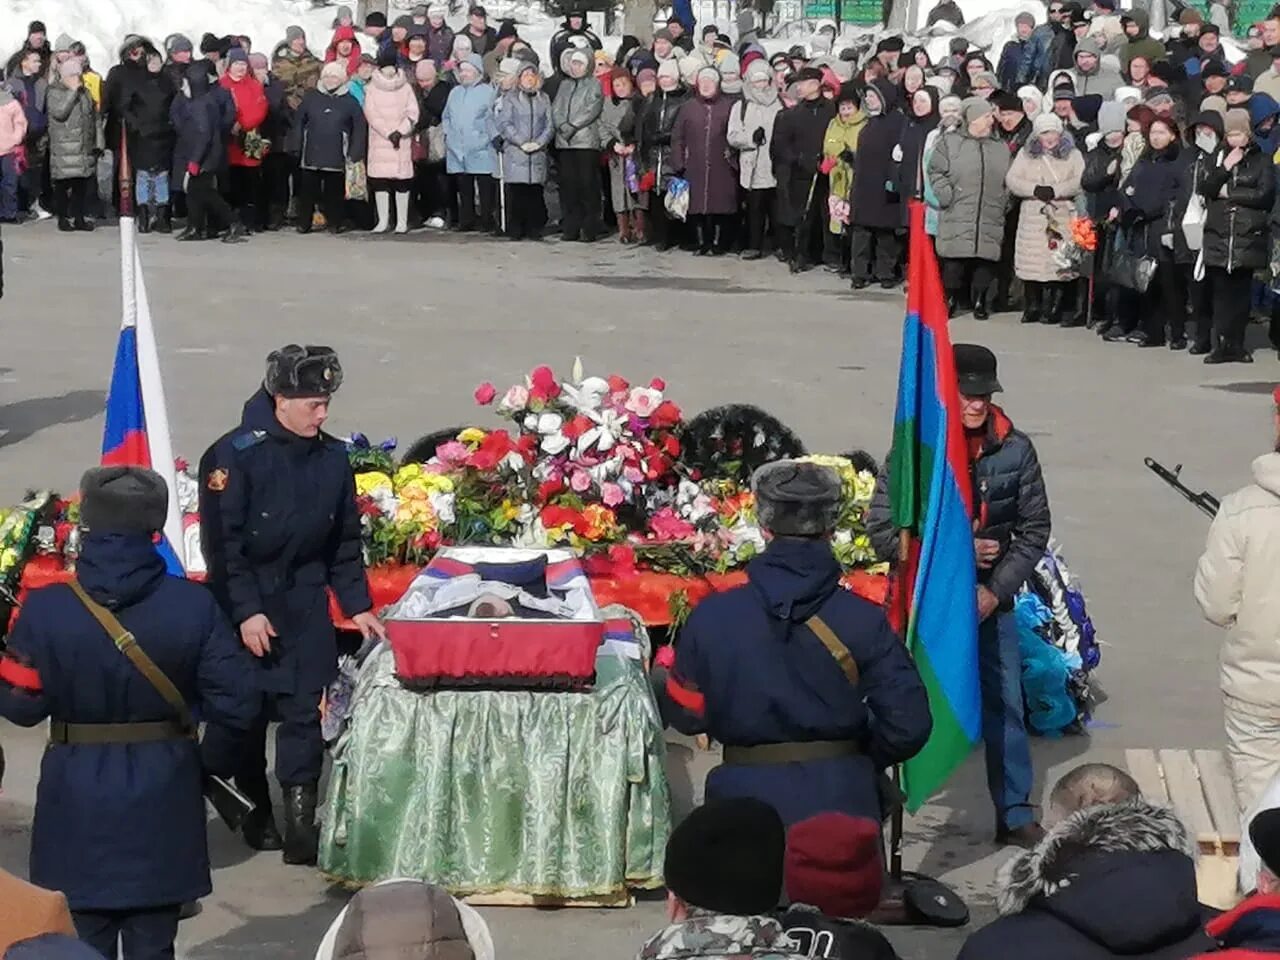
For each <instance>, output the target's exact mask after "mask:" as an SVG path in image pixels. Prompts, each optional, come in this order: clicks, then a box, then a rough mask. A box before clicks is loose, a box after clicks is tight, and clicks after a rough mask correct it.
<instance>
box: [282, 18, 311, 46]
mask: <svg viewBox="0 0 1280 960" xmlns="http://www.w3.org/2000/svg"><path fill="white" fill-rule="evenodd" d="M305 39H307V31H305V30H303V29H302V28H301V27H300V26H298V25H297V24H296V23H295V24H293V25H291V26H288V27H285V30H284V42H285V43H293V41H295V40H305Z"/></svg>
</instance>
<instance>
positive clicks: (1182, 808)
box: [1159, 750, 1218, 844]
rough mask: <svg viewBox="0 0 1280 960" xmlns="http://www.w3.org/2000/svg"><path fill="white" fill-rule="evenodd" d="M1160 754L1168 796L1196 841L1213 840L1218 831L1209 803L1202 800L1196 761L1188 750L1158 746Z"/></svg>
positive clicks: (1216, 840) (1213, 841)
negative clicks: (1166, 748) (1210, 813)
mask: <svg viewBox="0 0 1280 960" xmlns="http://www.w3.org/2000/svg"><path fill="white" fill-rule="evenodd" d="M1159 756H1160V767H1161V769H1162V770H1163V771H1164V782H1165V783H1166V784H1167V785H1168V787H1169V800H1170V801H1172V803H1173V807H1174V809H1175V810H1177V811H1178V815H1179V816H1181V817H1182V820H1183V822H1184V823H1185V824H1186V825H1187V828H1188V829H1189V830H1190V831H1191V835H1192V836H1193V837H1195V838H1196V841H1197V842H1198V843H1205V844H1216V843H1217V842H1218V831H1217V829H1216V828H1215V827H1214V825H1213V817H1211V816H1210V815H1209V807H1208V806H1207V805H1206V804H1205V801H1204V791H1203V790H1201V789H1200V777H1199V776H1198V775H1197V774H1196V765H1195V762H1194V761H1193V760H1192V759H1191V754H1190V752H1189V751H1187V750H1161V751H1160V755H1159Z"/></svg>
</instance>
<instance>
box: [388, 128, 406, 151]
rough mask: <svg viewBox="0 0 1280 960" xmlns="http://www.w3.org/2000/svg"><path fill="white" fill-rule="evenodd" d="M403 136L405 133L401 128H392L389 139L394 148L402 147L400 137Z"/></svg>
mask: <svg viewBox="0 0 1280 960" xmlns="http://www.w3.org/2000/svg"><path fill="white" fill-rule="evenodd" d="M403 136H404V134H402V133H401V132H400V131H399V130H392V131H391V133H389V134H388V135H387V139H388V140H390V141H391V149H392V150H399V149H400V139H401V137H403Z"/></svg>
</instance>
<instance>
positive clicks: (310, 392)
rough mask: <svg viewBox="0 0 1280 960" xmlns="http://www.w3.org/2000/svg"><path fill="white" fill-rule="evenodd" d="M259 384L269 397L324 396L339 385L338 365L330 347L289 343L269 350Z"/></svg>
mask: <svg viewBox="0 0 1280 960" xmlns="http://www.w3.org/2000/svg"><path fill="white" fill-rule="evenodd" d="M262 385H263V387H265V388H266V391H267V393H269V394H271V396H273V397H290V398H292V397H328V396H331V395H332V394H333V393H335V392H336V391H337V389H338V388H339V387H340V386H342V364H340V363H339V362H338V355H337V354H336V353H334V352H333V349H332V348H331V347H313V346H306V347H300V346H298V345H297V344H296V343H291V344H288V345H287V346H284V347H281V348H280V349H279V350H272V351H271V354H270V355H269V356H268V357H267V376H266V379H265V380H264V381H263V383H262Z"/></svg>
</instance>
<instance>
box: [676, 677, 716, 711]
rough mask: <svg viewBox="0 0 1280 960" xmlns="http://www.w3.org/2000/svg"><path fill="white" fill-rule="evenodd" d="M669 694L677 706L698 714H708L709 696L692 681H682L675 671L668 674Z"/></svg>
mask: <svg viewBox="0 0 1280 960" xmlns="http://www.w3.org/2000/svg"><path fill="white" fill-rule="evenodd" d="M667 696H668V697H670V698H671V700H672V702H674V703H675V704H676V705H677V706H680V707H683V708H684V709H685V710H688V711H689V712H690V713H692V714H695V715H696V716H699V717H702V716H706V713H707V698H706V697H705V696H704V695H703V694H702V692H701V691H700V690H698V688H697V687H696V686H694V685H693V684H692V683H686V682H682V681H681V680H680V679H679V678H677V677H676V675H675V673H668V674H667Z"/></svg>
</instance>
